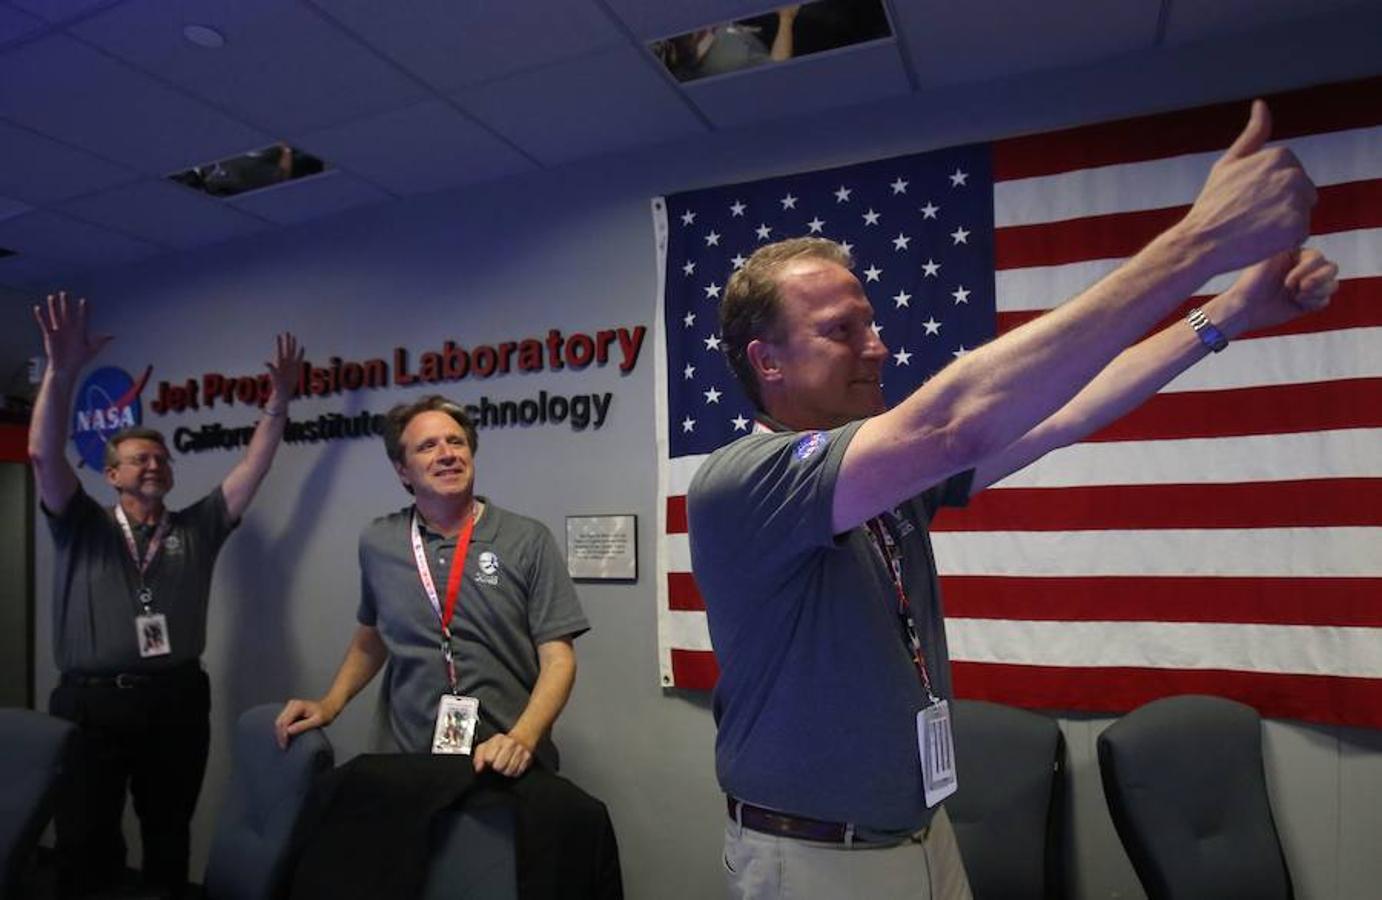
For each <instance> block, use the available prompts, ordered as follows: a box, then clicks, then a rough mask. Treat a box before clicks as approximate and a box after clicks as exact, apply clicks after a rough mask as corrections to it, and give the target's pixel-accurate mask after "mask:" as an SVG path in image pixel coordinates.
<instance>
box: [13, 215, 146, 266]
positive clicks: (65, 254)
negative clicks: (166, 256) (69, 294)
mask: <svg viewBox="0 0 1382 900" xmlns="http://www.w3.org/2000/svg"><path fill="white" fill-rule="evenodd" d="M0 247H8V248H9V249H11V250H14V251H16V252H17V253H21V254H25V255H29V254H32V255H34V256H45V257H48V258H50V259H54V260H58V261H62V262H73V263H80V264H84V265H93V266H98V265H114V264H116V263H123V262H130V261H132V260H136V259H143V258H144V257H147V256H153V255H154V254H156V253H159V252H161V251H162V249H163V248H161V247H158V246H155V245H154V244H150V243H147V242H145V241H141V240H137V239H135V238H132V237H129V236H128V235H124V234H120V233H119V232H116V231H112V230H110V229H107V228H101V227H99V226H97V225H89V224H87V223H86V222H80V221H78V220H76V219H73V218H71V217H70V216H64V215H59V214H58V213H55V212H49V211H47V210H34V211H33V212H28V213H24V214H23V215H20V216H15V217H14V218H13V219H5V220H4V221H0Z"/></svg>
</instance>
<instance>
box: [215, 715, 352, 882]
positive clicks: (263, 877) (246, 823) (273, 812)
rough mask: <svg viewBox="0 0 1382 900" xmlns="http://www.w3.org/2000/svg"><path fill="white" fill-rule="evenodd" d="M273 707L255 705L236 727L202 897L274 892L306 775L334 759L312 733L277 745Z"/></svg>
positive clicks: (284, 870) (283, 871)
mask: <svg viewBox="0 0 1382 900" xmlns="http://www.w3.org/2000/svg"><path fill="white" fill-rule="evenodd" d="M280 709H282V706H281V705H280V704H277V703H272V704H265V705H263V706H256V707H254V708H253V709H250V710H248V711H246V712H245V713H244V714H243V715H241V716H240V720H239V722H238V723H237V724H236V727H235V743H234V751H233V752H234V757H233V763H232V769H231V775H230V784H229V786H228V787H227V789H226V799H225V805H224V806H223V807H222V809H221V812H220V815H219V816H218V817H217V823H216V836H215V838H214V839H213V841H212V843H211V853H210V856H209V858H208V860H207V865H206V877H205V889H206V896H207V897H208V898H209V900H263V898H271V897H274V896H275V895H276V894H277V893H278V892H279V891H280V889H281V888H282V887H283V885H284V883H285V879H287V878H288V877H289V875H290V874H291V870H290V868H289V859H288V853H289V841H290V838H291V837H292V833H293V825H294V823H295V822H296V821H297V817H298V813H299V811H300V810H301V809H302V805H303V801H304V800H305V799H306V798H307V792H308V790H309V789H310V788H311V786H312V780H313V779H314V778H315V777H316V776H317V775H319V774H320V773H322V772H324V771H326V770H327V769H330V768H331V767H332V766H333V765H334V763H335V754H334V753H333V752H332V750H331V742H330V741H328V740H327V739H326V735H325V734H323V733H322V732H321V731H320V730H316V731H309V732H306V733H304V734H300V735H298V736H297V737H296V738H294V739H293V742H292V743H291V744H289V745H288V749H287V750H286V751H284V750H280V749H278V744H277V743H275V741H274V719H275V718H276V717H277V716H278V712H279V710H280Z"/></svg>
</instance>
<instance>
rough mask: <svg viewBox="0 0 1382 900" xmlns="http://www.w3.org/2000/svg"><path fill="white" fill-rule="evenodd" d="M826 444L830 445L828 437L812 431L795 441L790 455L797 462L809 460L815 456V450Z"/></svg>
mask: <svg viewBox="0 0 1382 900" xmlns="http://www.w3.org/2000/svg"><path fill="white" fill-rule="evenodd" d="M828 443H830V436H829V435H827V434H826V433H825V432H824V431H813V432H811V433H810V434H807V435H803V436H802V437H801V439H800V440H798V441H797V443H796V446H795V447H794V448H793V450H792V455H793V456H795V457H796V458H797V461H798V462H800V461H804V460H807V459H810V458H811V457H812V456H814V455H815V453H816V451H817V450H819V449H821V448H822V447H824V446H825V445H826V444H828Z"/></svg>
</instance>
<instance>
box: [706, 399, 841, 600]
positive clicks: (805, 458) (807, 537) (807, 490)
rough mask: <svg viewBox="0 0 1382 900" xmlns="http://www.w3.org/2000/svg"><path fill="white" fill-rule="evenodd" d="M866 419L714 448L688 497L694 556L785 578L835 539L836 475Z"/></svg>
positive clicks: (709, 562) (710, 562)
mask: <svg viewBox="0 0 1382 900" xmlns="http://www.w3.org/2000/svg"><path fill="white" fill-rule="evenodd" d="M862 424H863V421H862V420H861V421H858V422H851V423H849V424H848V425H845V426H843V427H841V428H836V429H834V430H831V431H805V432H779V433H774V434H758V435H752V436H750V437H746V438H741V439H740V440H739V441H736V442H735V443H734V444H731V445H730V446H728V447H726V448H724V449H723V450H720V451H718V452H716V453H715V454H713V455H712V456H711V458H710V459H709V460H707V461H706V462H705V464H704V465H702V466H701V469H700V471H698V472H697V473H696V476H695V478H694V479H692V483H691V488H690V490H689V491H688V496H687V514H688V531H689V536H690V541H691V554H692V563H693V565H694V567H695V569H696V571H697V572H700V571H702V570H703V567H706V566H715V567H719V568H725V567H728V568H732V569H735V570H739V571H743V572H744V573H745V575H746V576H747V575H748V574H749V573H754V574H760V575H763V576H765V577H767V578H770V579H773V578H777V577H780V576H781V575H782V574H783V573H784V572H785V571H786V570H787V569H789V568H790V567H791V566H793V565H795V564H796V562H797V560H799V559H800V558H802V557H803V556H804V555H805V554H807V553H808V552H810V551H812V550H815V549H818V548H821V547H829V546H833V545H834V543H835V533H834V525H833V506H834V495H835V481H836V478H837V477H838V476H839V473H840V463H841V461H842V460H843V459H844V455H845V449H846V448H847V447H848V446H849V442H850V441H851V440H852V439H853V438H854V435H855V434H856V433H857V432H858V430H859V427H860V426H861V425H862Z"/></svg>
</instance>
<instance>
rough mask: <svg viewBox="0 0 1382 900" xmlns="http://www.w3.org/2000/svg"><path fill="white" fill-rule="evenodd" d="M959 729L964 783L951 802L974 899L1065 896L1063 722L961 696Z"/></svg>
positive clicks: (957, 751) (960, 771)
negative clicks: (1062, 837)
mask: <svg viewBox="0 0 1382 900" xmlns="http://www.w3.org/2000/svg"><path fill="white" fill-rule="evenodd" d="M954 733H955V759H956V762H957V765H958V774H959V777H960V789H959V790H958V791H957V792H956V793H955V794H954V795H953V796H952V797H950V799H948V800H946V801H945V808H946V810H947V811H948V812H949V813H950V821H951V822H952V823H953V824H954V826H955V838H956V840H957V841H959V844H960V853H961V855H962V856H963V857H964V862H965V871H966V872H967V873H968V875H969V884H970V888H971V890H972V891H973V892H974V897H975V900H990V898H992V900H1000V898H1001V900H1023V898H1031V900H1040V898H1044V897H1059V896H1061V894H1062V878H1061V871H1062V869H1061V859H1062V856H1061V852H1060V836H1061V821H1060V819H1061V817H1060V810H1061V798H1062V797H1063V787H1062V779H1063V775H1064V771H1065V739H1064V738H1063V737H1062V736H1061V732H1060V728H1059V727H1058V726H1057V725H1056V723H1055V721H1054V720H1052V719H1050V718H1048V717H1046V716H1042V715H1038V714H1037V713H1033V712H1028V711H1026V710H1022V709H1016V708H1014V707H1011V706H1003V705H1001V704H998V703H987V702H985V701H982V700H956V701H955V702H954Z"/></svg>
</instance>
